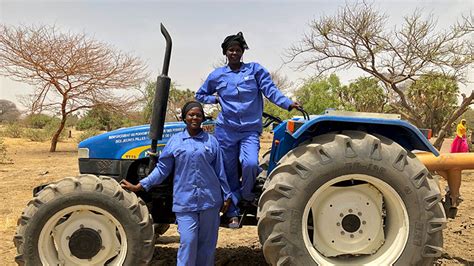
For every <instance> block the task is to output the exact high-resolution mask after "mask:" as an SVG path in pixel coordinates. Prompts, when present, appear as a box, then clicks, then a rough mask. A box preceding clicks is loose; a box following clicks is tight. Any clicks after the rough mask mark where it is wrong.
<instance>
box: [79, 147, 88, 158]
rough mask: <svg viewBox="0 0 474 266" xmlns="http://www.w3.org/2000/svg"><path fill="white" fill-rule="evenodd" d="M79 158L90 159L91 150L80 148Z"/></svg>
mask: <svg viewBox="0 0 474 266" xmlns="http://www.w3.org/2000/svg"><path fill="white" fill-rule="evenodd" d="M77 157H78V158H89V149H88V148H79V149H78V150H77Z"/></svg>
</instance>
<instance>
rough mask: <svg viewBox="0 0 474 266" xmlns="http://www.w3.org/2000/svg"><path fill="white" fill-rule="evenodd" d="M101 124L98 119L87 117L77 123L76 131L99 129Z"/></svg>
mask: <svg viewBox="0 0 474 266" xmlns="http://www.w3.org/2000/svg"><path fill="white" fill-rule="evenodd" d="M99 127H100V125H99V122H98V121H97V119H95V118H93V117H90V116H85V117H83V118H81V119H79V121H77V123H76V129H77V130H81V131H82V130H90V129H97V128H99Z"/></svg>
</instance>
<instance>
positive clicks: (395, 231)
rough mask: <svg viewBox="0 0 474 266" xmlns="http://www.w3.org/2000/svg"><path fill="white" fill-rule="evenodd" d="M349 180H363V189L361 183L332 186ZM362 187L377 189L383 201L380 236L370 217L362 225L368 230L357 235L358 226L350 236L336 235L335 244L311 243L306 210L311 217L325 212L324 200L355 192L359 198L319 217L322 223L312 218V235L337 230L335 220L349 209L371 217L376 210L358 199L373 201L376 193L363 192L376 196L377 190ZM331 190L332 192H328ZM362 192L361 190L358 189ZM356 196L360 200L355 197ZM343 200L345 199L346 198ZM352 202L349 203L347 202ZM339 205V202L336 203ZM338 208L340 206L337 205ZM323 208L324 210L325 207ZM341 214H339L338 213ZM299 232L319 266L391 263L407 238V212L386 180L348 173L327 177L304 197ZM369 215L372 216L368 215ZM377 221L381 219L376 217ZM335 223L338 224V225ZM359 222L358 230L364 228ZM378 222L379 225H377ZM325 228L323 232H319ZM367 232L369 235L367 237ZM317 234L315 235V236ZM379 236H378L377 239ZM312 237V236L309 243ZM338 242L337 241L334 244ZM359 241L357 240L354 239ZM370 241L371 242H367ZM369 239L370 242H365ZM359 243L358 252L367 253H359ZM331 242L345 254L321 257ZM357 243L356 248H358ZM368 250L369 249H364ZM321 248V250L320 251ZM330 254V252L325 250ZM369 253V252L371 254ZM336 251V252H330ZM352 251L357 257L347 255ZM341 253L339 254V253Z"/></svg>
mask: <svg viewBox="0 0 474 266" xmlns="http://www.w3.org/2000/svg"><path fill="white" fill-rule="evenodd" d="M351 180H359V181H363V182H364V183H366V184H368V185H366V187H365V188H363V189H362V190H361V189H360V186H361V185H358V186H353V187H352V186H347V187H344V188H343V190H340V189H339V188H335V187H334V186H333V185H335V184H336V183H339V182H341V181H351ZM364 189H372V190H375V191H378V193H379V194H380V195H381V196H383V204H384V207H385V208H384V209H385V210H386V214H387V215H386V216H385V218H384V222H385V227H381V228H380V229H382V231H383V233H382V236H380V235H379V234H377V231H378V229H379V228H378V227H377V223H379V221H378V220H377V219H375V220H374V219H372V220H373V221H372V222H371V223H370V224H369V222H368V221H367V224H364V225H365V226H369V227H368V228H367V229H368V230H362V231H363V232H361V233H360V234H359V231H358V230H359V229H358V230H357V231H356V232H355V233H354V235H353V236H352V237H353V238H343V237H347V236H349V237H350V234H347V232H345V233H346V234H345V235H342V232H341V235H340V236H339V238H337V239H336V241H335V243H334V242H331V240H334V238H333V239H331V240H327V239H326V241H318V243H315V245H313V243H311V240H310V236H309V233H308V229H310V228H309V227H308V216H309V213H310V211H311V212H312V213H313V216H316V215H315V214H317V213H325V214H327V213H328V212H327V211H326V210H327V207H325V204H324V202H328V200H329V201H331V202H336V203H338V202H342V200H343V199H345V198H344V197H347V195H346V194H347V192H351V193H354V195H359V196H360V197H358V198H357V197H355V198H354V200H353V201H351V202H349V203H350V204H346V205H349V206H352V207H347V208H346V209H347V210H344V211H340V210H341V209H338V210H337V211H334V212H333V214H332V215H333V216H334V217H331V215H325V217H323V219H324V220H325V221H327V222H325V223H324V224H321V223H317V222H316V221H317V218H315V222H314V228H313V229H314V234H315V235H316V234H319V235H324V234H326V235H329V234H330V233H328V232H331V231H330V230H334V228H336V227H338V226H339V228H338V229H337V230H339V231H338V233H339V232H340V231H344V230H340V229H341V226H340V222H338V221H337V220H338V219H339V220H340V219H342V218H341V217H342V216H344V217H346V216H347V215H348V214H349V209H351V211H353V213H354V214H355V215H358V214H359V213H360V217H363V215H364V213H365V214H366V216H369V215H370V216H374V213H376V212H377V210H375V209H370V208H369V209H367V208H365V209H364V207H363V206H359V205H358V202H367V201H370V200H372V201H373V202H374V201H376V200H375V198H376V196H372V197H370V196H365V195H364V194H372V195H376V194H377V193H363V192H364V191H363V190H364ZM327 191H330V192H329V194H331V193H333V194H334V193H336V192H337V195H328V192H327ZM331 191H332V192H331ZM341 191H345V192H346V193H339V192H341ZM361 191H362V192H361ZM359 198H360V199H361V200H359ZM346 202H347V201H346ZM351 204H352V205H351ZM339 205H342V204H339ZM374 205H376V204H374ZM338 207H340V208H342V206H338ZM325 208H326V209H325ZM341 214H342V216H340V215H341ZM380 215H381V216H384V215H385V214H384V213H383V212H382V213H381V214H380ZM302 218H303V219H302V230H303V231H302V233H303V240H304V243H305V246H306V249H307V250H308V252H309V253H310V254H311V256H312V258H313V260H314V261H316V262H318V263H319V264H322V265H384V264H391V263H393V262H395V261H396V260H397V259H398V258H399V257H400V255H401V254H402V252H403V250H404V248H405V245H406V242H407V239H408V235H409V220H408V212H407V210H406V207H405V204H404V202H403V200H402V199H401V197H400V196H399V195H398V193H397V192H396V191H395V190H394V189H393V188H392V187H391V186H390V185H388V184H387V183H386V182H384V181H382V180H380V179H379V178H376V177H373V176H369V175H362V174H351V175H344V176H340V177H337V178H334V179H332V180H330V181H329V182H327V183H325V184H324V185H322V186H321V187H320V188H318V189H317V190H316V191H315V192H314V193H313V195H312V196H311V198H310V199H309V200H308V203H307V204H306V206H305V209H304V212H303V217H302ZM372 218H373V217H372ZM360 220H361V221H365V220H364V219H360ZM380 221H381V220H380ZM338 223H339V224H338ZM364 225H362V224H361V227H360V229H365V228H363V226H364ZM380 226H381V225H379V227H380ZM324 230H326V231H327V232H323V231H324ZM369 234H371V236H368V235H369ZM361 235H363V236H364V237H365V240H361V239H362V238H358V237H360V236H361ZM318 237H319V236H318ZM381 237H382V238H381ZM315 238H316V236H314V238H313V242H315V241H314V239H315ZM367 238H370V241H367ZM320 239H325V238H324V236H321V237H320ZM374 240H376V241H377V243H375V242H374ZM338 241H339V244H338ZM357 241H359V242H357ZM371 241H372V242H371ZM369 242H371V243H369ZM347 243H353V244H354V245H352V246H351V245H346V244H347ZM361 243H362V244H363V245H362V246H364V245H366V247H365V248H366V249H365V252H366V253H364V252H362V254H370V255H360V254H361V253H358V252H360V246H361V245H360V244H361ZM331 245H336V247H337V248H336V249H338V250H339V251H340V252H341V251H345V252H346V253H345V254H346V255H343V256H325V255H324V254H323V253H325V254H328V250H331V247H330V246H331ZM358 246H359V247H358ZM367 250H369V251H367ZM321 251H323V252H321ZM329 253H331V252H329ZM371 253H373V254H371ZM333 254H337V253H333ZM352 254H359V255H357V256H351V255H352ZM341 255H342V254H341Z"/></svg>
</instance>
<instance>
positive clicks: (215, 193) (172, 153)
mask: <svg viewBox="0 0 474 266" xmlns="http://www.w3.org/2000/svg"><path fill="white" fill-rule="evenodd" d="M182 118H183V121H185V123H186V129H185V130H184V131H182V132H179V133H177V134H175V135H173V136H172V137H171V138H170V140H169V141H168V143H167V145H166V146H165V148H164V149H163V151H162V152H161V155H160V158H159V160H158V163H157V164H156V167H155V169H154V170H153V171H152V172H151V173H150V174H149V175H148V176H147V177H146V178H144V179H142V180H140V182H139V183H138V184H137V185H133V184H131V183H129V182H127V181H123V183H122V187H123V188H126V189H128V190H131V191H134V192H137V191H139V190H143V189H144V190H146V191H148V190H149V189H150V188H151V187H152V186H154V185H158V184H160V183H161V182H163V181H164V180H165V179H166V177H168V176H169V175H170V174H171V172H172V171H173V170H174V180H173V182H174V183H173V212H174V213H175V214H176V221H177V223H178V231H179V234H180V246H179V249H178V261H177V264H178V265H193V266H194V265H199V266H201V265H214V254H215V250H216V244H217V235H218V230H219V223H220V217H219V210H221V211H222V212H226V211H227V209H228V207H229V205H230V198H231V193H230V189H229V185H228V183H227V179H226V176H225V171H224V166H223V159H222V155H221V154H222V153H221V151H220V149H219V144H218V142H217V140H216V138H214V136H212V135H209V134H208V133H206V132H204V131H203V130H202V128H201V123H202V122H203V120H204V111H203V108H202V106H201V104H200V103H198V102H188V103H186V104H185V105H184V107H183V108H182ZM221 207H222V208H221Z"/></svg>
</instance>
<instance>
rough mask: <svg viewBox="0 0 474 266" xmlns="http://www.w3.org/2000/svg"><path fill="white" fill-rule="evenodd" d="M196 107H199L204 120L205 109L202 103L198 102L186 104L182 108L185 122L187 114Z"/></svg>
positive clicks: (182, 117)
mask: <svg viewBox="0 0 474 266" xmlns="http://www.w3.org/2000/svg"><path fill="white" fill-rule="evenodd" d="M194 107H198V108H199V109H200V110H201V113H202V116H203V118H204V109H203V108H202V105H201V103H199V102H196V101H190V102H187V103H185V104H184V106H183V108H181V119H183V121H185V120H184V119H185V118H186V114H187V113H188V112H189V110H191V109H192V108H194Z"/></svg>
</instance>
